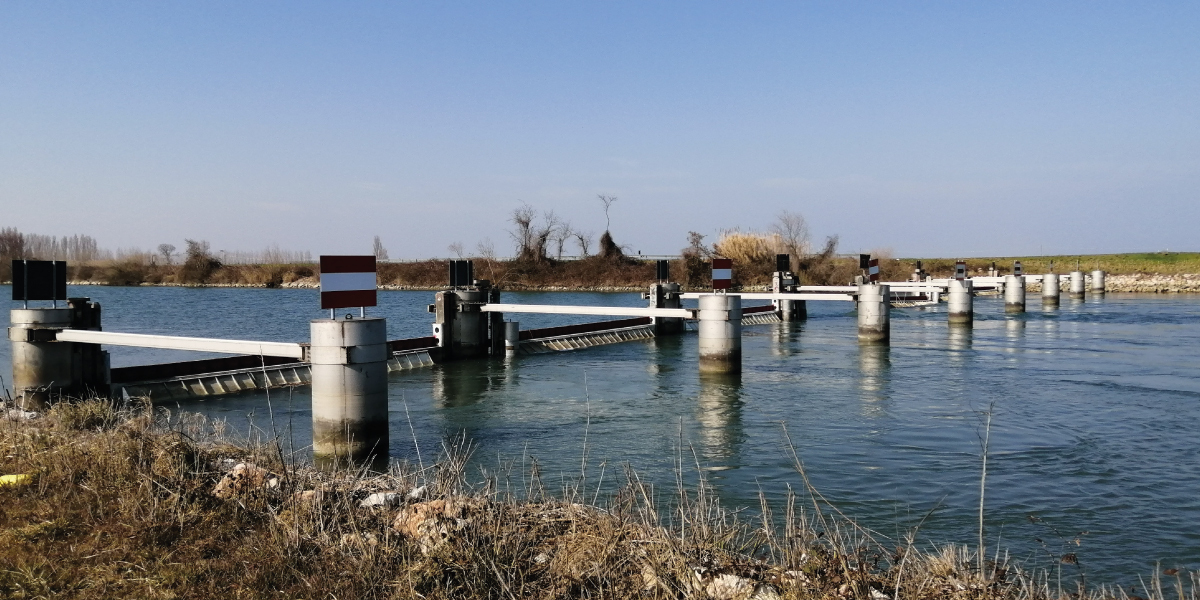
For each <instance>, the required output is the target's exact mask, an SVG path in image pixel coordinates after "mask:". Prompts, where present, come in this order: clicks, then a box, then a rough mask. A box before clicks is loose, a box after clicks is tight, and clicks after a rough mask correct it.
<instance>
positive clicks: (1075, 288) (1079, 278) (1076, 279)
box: [1070, 271, 1084, 300]
mask: <svg viewBox="0 0 1200 600" xmlns="http://www.w3.org/2000/svg"><path fill="white" fill-rule="evenodd" d="M1070 293H1071V298H1074V299H1075V300H1083V295H1084V281H1083V271H1071V292H1070Z"/></svg>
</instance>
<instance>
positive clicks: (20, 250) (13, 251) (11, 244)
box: [0, 227, 25, 260]
mask: <svg viewBox="0 0 1200 600" xmlns="http://www.w3.org/2000/svg"><path fill="white" fill-rule="evenodd" d="M0 258H3V259H5V260H8V259H13V258H18V259H19V258H25V236H24V235H23V234H22V233H21V232H20V231H18V230H17V228H16V227H5V228H4V229H0Z"/></svg>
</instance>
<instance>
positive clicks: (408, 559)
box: [0, 401, 1195, 600]
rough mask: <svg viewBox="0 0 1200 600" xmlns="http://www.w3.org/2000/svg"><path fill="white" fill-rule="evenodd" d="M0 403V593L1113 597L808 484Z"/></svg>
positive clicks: (102, 407) (90, 405)
mask: <svg viewBox="0 0 1200 600" xmlns="http://www.w3.org/2000/svg"><path fill="white" fill-rule="evenodd" d="M0 415H4V416H3V417H0V450H2V452H0V456H3V458H2V459H0V472H2V473H3V474H6V475H7V474H12V475H16V477H9V478H6V479H5V480H3V481H4V483H3V484H0V504H2V505H3V506H4V507H5V510H4V511H2V512H0V564H4V565H6V566H5V567H4V568H3V569H0V595H4V596H5V597H14V598H22V597H25V598H32V597H50V596H53V597H66V598H71V597H80V598H82V597H131V596H137V597H147V598H159V597H161V598H227V597H266V596H272V597H274V596H283V597H304V598H329V597H338V598H360V597H382V598H579V597H614V598H631V597H640V598H713V599H727V600H747V599H751V598H754V599H758V600H766V599H775V598H825V599H834V598H837V599H849V598H855V599H859V600H887V599H892V598H895V599H900V598H916V599H925V598H929V599H934V598H937V599H950V598H953V599H967V598H998V599H1008V598H1011V599H1014V600H1017V599H1029V600H1035V599H1042V598H1046V599H1049V598H1066V597H1075V598H1077V597H1080V596H1086V597H1090V598H1107V597H1120V598H1127V597H1128V596H1126V595H1125V594H1124V593H1123V592H1120V591H1119V590H1118V591H1116V592H1115V595H1114V593H1113V592H1111V591H1109V590H1105V589H1080V590H1077V589H1075V588H1074V587H1073V585H1072V584H1070V583H1068V584H1067V587H1070V588H1071V589H1069V590H1063V589H1061V588H1060V587H1058V585H1057V584H1056V583H1051V580H1050V579H1049V578H1047V577H1046V575H1045V574H1042V575H1038V574H1032V573H1027V572H1024V571H1023V570H1022V569H1021V568H1020V565H1019V564H1014V563H1007V562H1005V561H1003V560H1001V562H1000V564H995V563H993V562H992V560H991V559H985V560H983V561H980V560H979V557H978V556H977V555H976V554H974V553H973V552H972V551H971V550H970V549H967V548H964V547H961V546H943V547H936V548H933V547H929V546H925V545H922V546H921V547H917V546H914V545H913V544H912V543H911V542H906V541H904V540H883V539H879V538H878V537H877V536H878V534H872V533H869V532H867V531H865V530H863V529H861V528H859V527H858V526H857V525H856V524H854V523H853V522H852V521H850V520H848V519H846V518H845V517H844V516H842V515H841V513H839V512H837V511H836V509H833V508H832V507H829V506H828V505H827V504H824V503H823V502H822V501H819V500H818V496H817V495H815V493H814V494H813V495H810V494H808V493H805V494H803V495H802V496H800V497H793V498H791V500H790V501H789V502H788V504H787V507H786V510H784V511H782V512H783V514H772V512H771V511H770V510H764V511H763V512H764V516H763V517H762V518H761V519H759V518H756V519H753V520H750V519H745V518H739V516H738V514H737V513H736V512H731V511H729V510H727V509H725V508H723V507H721V506H719V505H718V503H717V502H716V500H715V498H714V495H713V494H711V493H709V492H708V491H707V490H706V488H705V486H703V485H701V486H700V487H699V489H683V488H681V489H677V490H675V493H674V495H673V496H671V495H669V494H668V496H667V497H661V496H656V495H655V491H654V490H653V489H652V488H650V487H649V486H646V485H643V484H642V483H641V481H640V480H639V479H638V477H637V475H636V474H633V473H630V474H628V475H627V476H626V479H627V483H626V484H625V485H624V486H622V487H621V488H620V489H618V490H617V491H615V492H614V493H611V494H599V493H598V492H594V491H591V488H592V487H594V485H595V484H594V483H592V482H590V481H588V482H585V481H582V480H580V481H566V482H557V481H556V482H553V483H550V482H545V483H544V482H542V481H541V480H540V479H539V478H538V476H537V473H536V471H535V472H532V473H501V474H496V475H495V476H493V477H491V478H489V479H484V480H478V481H473V482H472V481H469V480H468V475H467V474H466V473H465V472H464V465H465V464H466V460H465V456H464V455H463V453H462V452H459V451H453V450H452V451H451V452H450V453H449V454H448V455H446V456H443V457H441V459H440V460H438V461H437V462H436V463H435V464H432V465H429V466H427V467H425V468H418V467H412V468H409V467H394V468H393V469H392V470H391V471H390V472H389V473H387V474H385V475H376V476H369V477H368V476H360V475H355V474H348V473H339V474H327V473H321V472H318V471H315V470H312V469H310V468H306V467H304V466H302V465H300V464H298V463H296V462H294V461H293V460H292V458H291V457H289V456H287V455H286V454H285V453H283V452H282V451H281V450H280V449H279V448H275V447H269V446H268V447H249V446H246V445H243V444H237V443H234V442H231V441H230V440H229V439H228V438H227V437H226V436H225V435H224V432H223V431H222V429H221V424H220V423H216V422H208V421H205V420H203V419H200V418H197V417H195V416H188V415H176V416H175V418H174V419H173V420H172V421H170V422H168V421H167V420H166V419H165V415H166V413H165V412H162V411H156V410H154V409H152V408H151V407H150V406H148V405H145V404H142V405H134V406H127V407H123V408H117V407H116V406H114V405H112V404H109V403H107V402H102V401H88V402H83V403H78V404H72V403H62V404H59V405H57V406H55V407H54V408H53V409H52V410H50V411H49V412H48V413H47V414H45V415H31V414H28V413H18V412H13V411H2V410H0ZM509 476H512V480H513V481H522V482H524V483H522V484H519V485H518V486H517V487H518V488H520V489H517V490H513V489H512V488H511V487H510V485H509V484H507V481H508V477H509ZM800 479H801V477H800V476H799V475H798V480H800ZM546 485H550V486H551V487H554V488H559V487H560V486H561V490H562V491H561V492H559V493H551V492H548V491H547V490H546ZM585 490H587V491H585ZM672 497H673V498H674V499H673V500H671V499H669V498H672ZM812 507H818V508H819V510H818V511H813V510H811V509H812ZM764 508H765V506H764ZM993 552H994V551H993ZM987 554H988V556H992V554H993V553H992V552H988V553H987ZM995 556H1001V557H1002V556H1003V553H995ZM1068 558H1069V557H1064V562H1065V561H1067V560H1068ZM981 567H982V568H981ZM1157 581H1158V578H1157V576H1154V577H1153V578H1152V579H1151V585H1150V586H1149V590H1148V591H1149V593H1148V595H1149V596H1150V597H1154V598H1162V597H1163V593H1162V591H1161V586H1157V585H1155V583H1157ZM1194 582H1195V580H1194V579H1193V580H1189V581H1188V584H1189V585H1188V587H1194ZM1139 591H1141V590H1139ZM1143 593H1145V592H1143ZM1076 594H1079V595H1076ZM1180 594H1181V596H1182V595H1184V589H1183V584H1182V583H1181V589H1180Z"/></svg>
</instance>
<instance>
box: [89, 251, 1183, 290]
mask: <svg viewBox="0 0 1200 600" xmlns="http://www.w3.org/2000/svg"><path fill="white" fill-rule="evenodd" d="M730 246H731V247H730V248H727V250H728V253H727V254H718V253H716V252H711V251H709V252H706V253H705V254H697V253H691V254H685V255H684V256H683V257H682V258H679V259H675V260H672V261H671V274H672V278H673V279H674V280H676V281H678V282H680V283H682V284H684V287H685V288H686V289H688V290H690V291H700V290H704V289H707V286H708V284H709V283H708V282H709V276H710V271H709V268H710V267H709V263H708V260H710V258H711V257H712V256H726V255H730V256H732V260H733V261H734V284H735V286H743V287H746V288H748V289H761V288H764V287H765V286H768V285H770V277H771V272H772V271H774V269H775V255H774V254H773V253H771V252H767V251H765V250H762V248H758V247H756V246H753V245H749V244H744V245H742V246H738V247H733V246H732V245H730ZM718 249H720V248H718ZM917 260H918V259H913V258H906V259H892V258H888V257H882V258H881V263H880V264H881V270H882V276H883V278H884V279H885V280H890V281H900V280H906V279H908V277H909V275H911V273H912V271H913V269H914V268H915V266H916V261H917ZM919 260H921V261H922V266H923V267H924V269H925V271H926V272H928V273H929V274H931V275H933V276H934V277H950V276H952V275H953V272H954V263H955V262H956V260H955V259H948V258H926V259H919ZM1016 260H1019V261H1021V262H1022V265H1023V266H1024V269H1025V272H1026V273H1031V274H1037V273H1046V272H1049V271H1050V270H1051V268H1053V270H1054V271H1055V272H1057V273H1066V272H1069V271H1071V270H1073V269H1075V267H1076V264H1078V265H1079V267H1080V268H1081V269H1082V270H1084V271H1091V270H1092V269H1097V268H1099V269H1103V270H1105V271H1107V272H1108V273H1109V274H1110V275H1114V276H1117V278H1114V279H1110V280H1109V284H1110V288H1111V289H1112V290H1113V291H1146V292H1195V291H1198V288H1197V283H1196V278H1197V277H1198V276H1197V275H1195V274H1200V253H1182V252H1175V253H1146V254H1109V255H1092V256H1021V257H994V258H970V259H966V263H967V268H968V270H969V271H970V272H971V273H972V274H982V273H986V272H987V270H988V268H989V267H990V266H991V265H992V263H995V265H996V266H997V267H998V268H999V269H1000V270H1001V272H1002V273H1009V272H1011V269H1012V264H1013V261H1016ZM474 261H475V276H476V277H477V278H479V279H488V280H490V281H492V282H493V284H496V285H498V286H500V287H501V288H502V289H510V290H521V289H578V290H588V289H611V290H623V289H638V290H641V289H645V288H646V287H647V286H649V285H651V284H653V283H655V281H656V280H655V278H654V276H655V267H654V262H653V261H642V260H638V259H636V258H630V257H627V256H625V257H615V258H602V257H599V256H594V257H590V258H587V259H584V260H571V261H556V260H553V259H543V260H538V261H528V260H525V261H522V260H492V259H486V258H475V259H474ZM793 265H794V266H795V270H797V271H798V272H799V273H800V277H801V281H802V282H804V283H805V284H806V285H845V284H847V283H849V282H850V281H851V280H852V279H853V278H854V276H855V275H858V274H859V273H860V271H859V269H858V259H857V257H846V256H837V255H833V254H832V253H816V254H808V255H804V256H802V257H800V258H799V259H798V260H796V259H793ZM446 271H447V261H446V260H427V261H416V262H405V263H392V262H387V263H383V262H381V263H379V284H380V286H381V287H384V288H389V287H390V288H395V289H440V288H442V287H444V286H445V285H446V281H447V276H446ZM68 276H69V277H70V279H71V281H72V282H73V283H77V284H95V285H201V286H246V287H268V288H270V287H316V286H317V285H318V278H319V268H318V266H317V265H316V264H303V263H298V264H262V265H222V264H220V262H218V261H215V260H212V259H211V258H200V259H197V260H196V261H192V262H188V263H185V264H182V265H170V264H159V263H157V262H156V261H155V260H153V258H152V257H149V256H142V257H134V258H129V259H125V260H120V261H94V262H85V263H78V264H76V263H72V264H68Z"/></svg>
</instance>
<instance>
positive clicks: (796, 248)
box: [771, 210, 812, 265]
mask: <svg viewBox="0 0 1200 600" xmlns="http://www.w3.org/2000/svg"><path fill="white" fill-rule="evenodd" d="M771 233H774V234H775V235H777V236H779V241H780V242H781V243H782V244H783V249H784V251H785V252H787V253H788V254H790V255H791V257H792V264H797V265H798V264H800V261H801V260H804V257H805V256H807V255H808V254H809V251H810V249H811V246H812V242H811V240H810V238H809V233H808V222H807V221H805V220H804V215H801V214H800V213H794V212H791V211H789V210H784V211H780V213H779V214H778V215H777V216H776V217H775V223H774V224H772V225H771Z"/></svg>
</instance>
